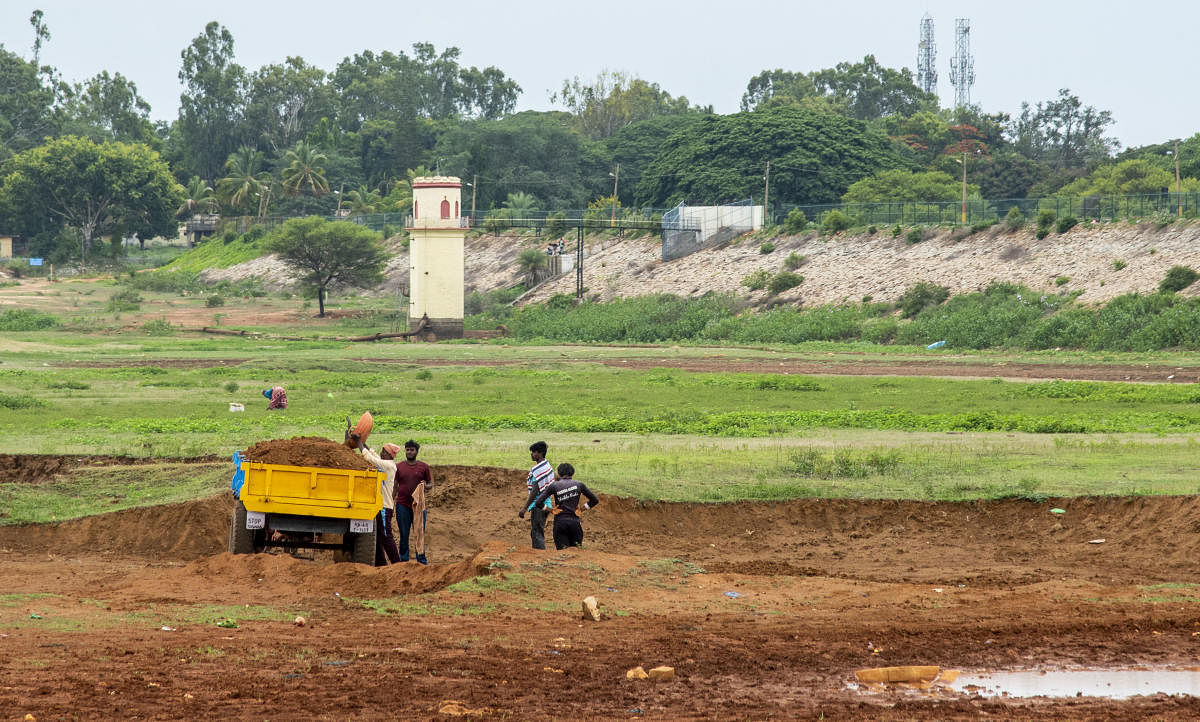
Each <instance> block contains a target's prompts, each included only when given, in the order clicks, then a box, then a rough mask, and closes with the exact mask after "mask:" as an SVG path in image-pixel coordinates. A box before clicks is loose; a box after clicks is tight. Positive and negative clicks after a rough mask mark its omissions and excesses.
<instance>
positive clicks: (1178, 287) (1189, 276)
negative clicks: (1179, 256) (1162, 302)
mask: <svg viewBox="0 0 1200 722" xmlns="http://www.w3.org/2000/svg"><path fill="white" fill-rule="evenodd" d="M1197 278H1200V274H1198V273H1196V272H1195V271H1193V270H1192V269H1190V268H1188V267H1187V266H1172V267H1171V269H1170V270H1168V271H1167V275H1166V276H1164V277H1163V280H1161V281H1159V282H1158V290H1159V291H1162V292H1163V293H1176V292H1178V291H1182V290H1183V289H1185V288H1187V287H1188V286H1190V285H1192V284H1193V283H1195V282H1196V279H1197Z"/></svg>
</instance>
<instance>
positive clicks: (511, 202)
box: [504, 191, 538, 218]
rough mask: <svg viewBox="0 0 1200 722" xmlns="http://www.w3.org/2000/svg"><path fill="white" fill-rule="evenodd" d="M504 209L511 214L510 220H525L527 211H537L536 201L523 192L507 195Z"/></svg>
mask: <svg viewBox="0 0 1200 722" xmlns="http://www.w3.org/2000/svg"><path fill="white" fill-rule="evenodd" d="M504 207H505V208H507V209H508V210H509V211H511V212H512V214H511V217H512V218H525V217H526V216H527V215H528V213H529V211H534V210H537V207H538V199H537V197H536V196H533V195H530V194H529V193H526V192H525V191H518V192H516V193H509V194H508V198H507V199H506V200H505V201H504Z"/></svg>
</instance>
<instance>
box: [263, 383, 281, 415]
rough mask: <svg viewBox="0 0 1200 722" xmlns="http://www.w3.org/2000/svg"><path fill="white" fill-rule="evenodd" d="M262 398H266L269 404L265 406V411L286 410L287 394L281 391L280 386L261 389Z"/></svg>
mask: <svg viewBox="0 0 1200 722" xmlns="http://www.w3.org/2000/svg"><path fill="white" fill-rule="evenodd" d="M263 396H265V397H267V399H268V400H269V401H270V402H271V403H269V404H267V411H270V410H272V409H286V408H287V392H286V391H284V390H283V387H282V386H272V387H271V388H269V389H263Z"/></svg>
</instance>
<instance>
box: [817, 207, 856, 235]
mask: <svg viewBox="0 0 1200 722" xmlns="http://www.w3.org/2000/svg"><path fill="white" fill-rule="evenodd" d="M852 225H853V222H852V221H851V220H850V216H848V215H846V214H845V213H843V212H841V211H839V210H832V211H829V212H828V213H826V214H825V216H824V217H823V218H822V219H821V230H822V231H825V232H826V233H837V232H838V231H844V230H846V229H847V228H849V227H850V226H852Z"/></svg>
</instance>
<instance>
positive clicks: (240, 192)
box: [217, 145, 270, 208]
mask: <svg viewBox="0 0 1200 722" xmlns="http://www.w3.org/2000/svg"><path fill="white" fill-rule="evenodd" d="M262 163H263V154H262V153H260V152H258V151H257V150H254V149H253V148H251V147H249V146H246V145H243V146H242V147H241V148H238V149H237V152H236V153H232V154H230V156H229V158H228V159H227V160H226V161H225V171H226V172H227V173H228V174H229V175H227V176H225V177H224V178H222V179H221V180H219V181H217V193H218V194H219V195H220V196H221V198H222V199H224V201H225V203H228V204H229V205H230V206H233V207H234V208H243V207H249V206H250V204H251V203H255V202H257V201H258V198H259V196H260V194H261V193H262V191H263V184H264V183H266V182H269V181H270V174H269V173H267V172H265V171H263V170H262Z"/></svg>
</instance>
